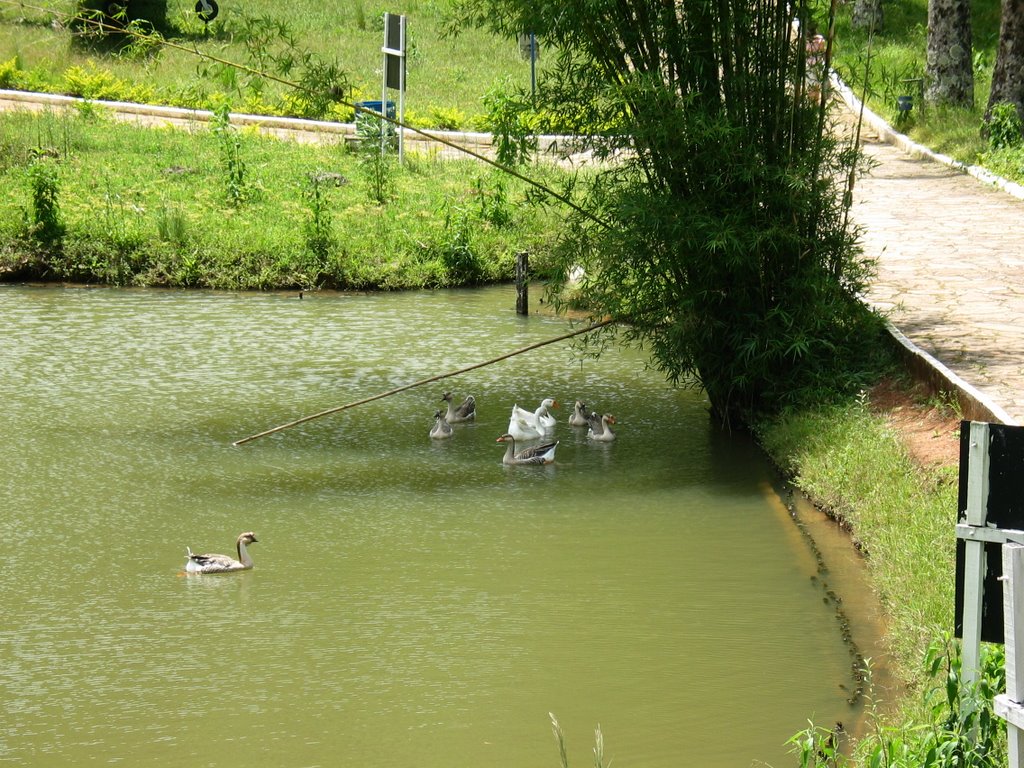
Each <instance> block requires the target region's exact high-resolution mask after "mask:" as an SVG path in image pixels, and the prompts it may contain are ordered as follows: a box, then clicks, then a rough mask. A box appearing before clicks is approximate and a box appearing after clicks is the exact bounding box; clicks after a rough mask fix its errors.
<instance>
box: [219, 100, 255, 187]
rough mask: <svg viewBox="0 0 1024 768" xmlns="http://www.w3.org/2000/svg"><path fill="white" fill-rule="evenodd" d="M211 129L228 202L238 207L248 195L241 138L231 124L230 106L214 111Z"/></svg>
mask: <svg viewBox="0 0 1024 768" xmlns="http://www.w3.org/2000/svg"><path fill="white" fill-rule="evenodd" d="M211 129H212V130H213V135H214V136H216V137H217V141H218V143H219V144H220V156H221V168H222V170H223V172H224V192H225V195H226V197H227V200H228V203H229V204H231V205H232V206H235V207H238V206H240V205H241V204H242V203H244V202H245V200H246V197H247V196H248V190H247V188H246V182H247V178H246V165H245V159H244V158H243V157H242V140H241V139H240V138H239V136H238V133H237V132H236V131H235V130H234V128H232V126H231V114H230V108H229V107H228V105H227V104H224V105H222V106H220V107H218V108H217V109H216V110H215V111H214V113H213V119H212V121H211Z"/></svg>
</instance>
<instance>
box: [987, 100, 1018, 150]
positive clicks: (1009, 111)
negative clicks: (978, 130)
mask: <svg viewBox="0 0 1024 768" xmlns="http://www.w3.org/2000/svg"><path fill="white" fill-rule="evenodd" d="M987 132H988V143H989V146H990V147H992V149H1010V148H1013V147H1019V146H1021V145H1024V121H1022V120H1021V117H1020V112H1018V110H1017V107H1016V105H1015V104H1013V103H1011V102H1009V101H1002V102H1000V103H999V104H996V105H995V106H993V107H992V114H991V115H990V116H989V119H988V125H987Z"/></svg>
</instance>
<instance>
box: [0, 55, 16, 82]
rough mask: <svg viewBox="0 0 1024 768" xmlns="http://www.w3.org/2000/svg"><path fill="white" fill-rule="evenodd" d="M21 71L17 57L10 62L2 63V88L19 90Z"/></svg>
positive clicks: (0, 63)
mask: <svg viewBox="0 0 1024 768" xmlns="http://www.w3.org/2000/svg"><path fill="white" fill-rule="evenodd" d="M19 69H20V67H19V66H18V57H17V56H15V57H14V58H12V59H11V60H10V61H4V62H0V88H17V87H18V70H19Z"/></svg>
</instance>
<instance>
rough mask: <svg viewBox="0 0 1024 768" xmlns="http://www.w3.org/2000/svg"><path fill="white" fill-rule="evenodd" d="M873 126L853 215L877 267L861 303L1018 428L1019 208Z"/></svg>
mask: <svg viewBox="0 0 1024 768" xmlns="http://www.w3.org/2000/svg"><path fill="white" fill-rule="evenodd" d="M875 128H878V129H880V130H872V129H870V128H869V129H866V130H865V131H864V133H863V134H862V138H863V139H864V148H865V152H866V153H867V154H868V155H869V157H871V158H872V159H873V160H874V161H875V163H876V166H875V167H874V168H873V170H872V171H871V173H870V174H869V175H867V176H865V177H863V178H861V179H860V180H859V181H858V182H857V186H856V187H855V194H854V209H853V215H854V218H855V220H856V221H857V222H858V224H860V225H861V226H862V227H863V228H864V235H863V238H862V242H863V244H864V248H865V253H867V254H868V255H871V256H873V257H875V258H877V260H878V264H877V266H878V276H877V279H876V280H875V281H874V283H873V284H872V286H871V288H870V290H869V293H868V300H869V301H870V302H871V303H872V304H873V305H874V306H876V307H878V308H879V309H881V310H883V311H885V312H886V313H887V316H888V317H889V319H890V321H891V322H892V324H893V325H894V326H896V328H897V329H899V330H900V331H901V332H902V333H903V334H904V335H905V336H906V337H907V338H908V339H910V341H911V342H912V343H913V344H914V345H915V346H916V347H918V348H919V349H920V350H923V351H924V352H926V353H927V354H929V355H931V356H932V357H934V358H935V359H937V360H938V361H939V362H941V363H942V364H943V365H944V366H945V367H946V368H948V369H950V370H951V371H953V373H955V374H956V375H957V376H959V377H960V378H961V379H963V380H964V381H966V382H967V383H968V384H969V385H971V386H973V387H974V388H975V389H976V390H977V391H978V392H979V393H980V394H981V395H982V396H983V397H984V398H985V399H986V400H987V401H988V403H989V404H990V405H993V406H995V408H994V409H993V410H996V409H998V408H1001V409H1002V410H1003V411H1004V412H1005V415H1007V416H1009V419H1004V420H1007V421H1012V422H1015V423H1018V424H1024V200H1021V199H1019V198H1018V197H1015V196H1014V195H1013V194H1010V193H1008V192H1005V191H1001V190H999V189H996V188H995V187H994V186H992V185H991V184H987V183H985V182H983V181H980V180H978V179H976V178H974V177H973V176H970V175H967V174H966V173H964V172H962V171H961V170H958V169H956V168H952V167H950V166H949V165H947V164H944V163H942V162H937V161H936V160H934V159H929V158H927V157H920V156H915V154H917V152H916V151H914V148H911V152H908V151H906V149H904V148H901V147H899V146H894V145H893V144H892V143H889V142H887V141H884V140H883V139H882V138H881V137H880V136H879V133H880V132H881V133H882V134H883V135H884V134H885V133H886V131H885V127H884V124H882V125H881V126H879V125H876V126H875ZM897 140H899V139H897Z"/></svg>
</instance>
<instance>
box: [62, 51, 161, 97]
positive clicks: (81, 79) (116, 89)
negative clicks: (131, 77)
mask: <svg viewBox="0 0 1024 768" xmlns="http://www.w3.org/2000/svg"><path fill="white" fill-rule="evenodd" d="M64 86H65V89H66V91H67V93H69V94H71V95H72V96H81V97H82V98H84V99H95V100H98V101H132V102H138V103H146V102H149V101H152V100H153V99H154V92H153V89H152V88H151V87H149V86H147V85H138V84H132V83H129V82H128V81H126V80H122V79H120V78H119V77H117V76H116V75H114V74H113V73H111V72H109V71H108V70H105V69H102V68H101V67H97V66H96V64H95V63H94V62H92V61H89V62H87V63H86V65H85V66H84V67H79V66H73V67H68V69H67V70H65V72H64Z"/></svg>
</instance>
